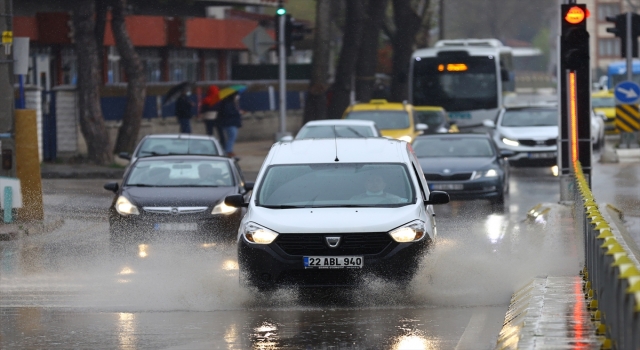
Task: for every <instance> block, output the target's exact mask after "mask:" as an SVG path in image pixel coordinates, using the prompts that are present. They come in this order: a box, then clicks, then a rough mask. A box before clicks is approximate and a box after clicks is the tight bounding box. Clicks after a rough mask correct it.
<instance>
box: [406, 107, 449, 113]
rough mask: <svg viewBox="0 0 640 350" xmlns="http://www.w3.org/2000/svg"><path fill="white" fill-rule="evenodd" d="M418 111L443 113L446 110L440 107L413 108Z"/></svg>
mask: <svg viewBox="0 0 640 350" xmlns="http://www.w3.org/2000/svg"><path fill="white" fill-rule="evenodd" d="M413 109H415V110H416V111H443V112H444V108H442V107H440V106H413Z"/></svg>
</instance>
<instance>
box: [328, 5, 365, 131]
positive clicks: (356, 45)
mask: <svg viewBox="0 0 640 350" xmlns="http://www.w3.org/2000/svg"><path fill="white" fill-rule="evenodd" d="M363 1H364V0H348V1H347V2H346V6H347V15H346V19H345V25H344V30H343V33H344V36H343V41H342V49H341V50H340V58H339V60H338V66H337V67H336V74H335V77H336V78H335V80H334V82H333V86H332V87H331V100H330V103H329V110H328V113H327V114H328V115H327V116H328V118H329V119H340V118H341V117H342V113H343V112H344V110H345V109H346V108H347V107H348V106H349V103H350V101H351V89H352V88H353V84H352V83H353V81H352V79H353V77H354V74H355V70H356V63H357V62H358V51H359V49H360V38H361V36H362V29H363V25H364V20H365V13H366V9H365V6H364V3H363Z"/></svg>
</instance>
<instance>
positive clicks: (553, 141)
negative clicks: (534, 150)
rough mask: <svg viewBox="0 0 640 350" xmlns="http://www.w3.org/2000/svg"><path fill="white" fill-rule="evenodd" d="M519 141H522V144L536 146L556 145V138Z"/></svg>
mask: <svg viewBox="0 0 640 350" xmlns="http://www.w3.org/2000/svg"><path fill="white" fill-rule="evenodd" d="M518 142H520V144H521V145H523V146H533V147H535V146H539V147H546V146H555V145H556V139H548V140H518ZM540 142H541V143H540Z"/></svg>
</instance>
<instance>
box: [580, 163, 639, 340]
mask: <svg viewBox="0 0 640 350" xmlns="http://www.w3.org/2000/svg"><path fill="white" fill-rule="evenodd" d="M575 180H576V187H577V191H574V193H575V206H574V217H575V222H576V225H578V226H580V227H577V229H578V230H580V231H578V232H583V233H584V248H585V267H584V270H583V271H582V274H583V278H584V280H585V284H584V292H585V298H587V301H588V302H587V306H588V308H589V309H590V310H591V311H592V320H593V321H594V322H595V323H596V326H597V331H598V334H601V335H606V337H607V338H609V339H610V341H605V343H604V345H603V349H610V348H613V349H620V350H626V349H640V265H639V264H638V260H637V259H636V257H635V255H634V254H633V252H632V251H631V250H630V249H629V247H628V245H627V244H626V242H625V241H624V238H623V237H622V236H621V235H620V234H615V232H614V230H612V227H611V226H610V225H609V222H607V220H606V219H605V217H604V216H603V213H602V212H600V209H599V207H598V204H597V203H596V201H595V199H594V197H593V194H592V193H591V189H590V188H589V183H588V181H587V179H586V177H585V176H584V173H583V172H582V166H581V165H580V164H579V163H577V164H576V166H575Z"/></svg>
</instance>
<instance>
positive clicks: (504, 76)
mask: <svg viewBox="0 0 640 350" xmlns="http://www.w3.org/2000/svg"><path fill="white" fill-rule="evenodd" d="M500 78H501V80H502V81H511V77H510V76H509V71H508V70H506V69H504V68H503V69H500Z"/></svg>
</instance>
